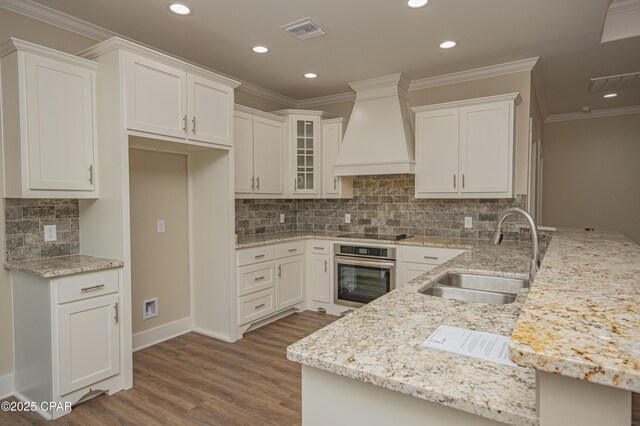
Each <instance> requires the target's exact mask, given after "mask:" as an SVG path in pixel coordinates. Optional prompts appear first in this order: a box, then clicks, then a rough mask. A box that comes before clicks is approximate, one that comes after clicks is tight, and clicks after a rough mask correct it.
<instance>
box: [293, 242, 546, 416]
mask: <svg viewBox="0 0 640 426" xmlns="http://www.w3.org/2000/svg"><path fill="white" fill-rule="evenodd" d="M314 238H317V236H315V235H314ZM428 240H429V239H424V240H417V241H416V243H418V242H420V243H423V244H425V245H432V244H430V243H429V242H428ZM441 240H442V241H440V242H441V243H442V244H447V241H445V240H444V239H441ZM467 242H469V243H470V247H471V248H470V249H469V250H468V251H466V252H465V253H463V254H461V255H459V256H458V257H455V258H453V259H451V260H450V261H448V262H447V263H445V264H443V265H440V266H438V267H437V268H436V269H434V270H432V271H430V272H428V273H426V274H425V275H422V276H421V277H419V278H417V279H415V280H413V281H411V282H410V283H409V284H407V285H406V286H404V287H402V288H400V289H397V290H394V291H392V292H391V293H389V294H387V295H385V296H383V297H381V298H379V299H377V300H375V301H374V302H372V303H369V304H368V305H366V306H364V307H363V308H361V309H359V310H357V311H355V312H354V313H352V314H350V315H348V316H346V317H344V318H341V319H340V320H338V321H336V322H335V323H333V324H331V325H329V326H327V327H325V328H323V329H322V330H319V331H318V332H316V333H314V334H312V335H310V336H308V337H306V338H305V339H303V340H301V341H299V342H297V343H295V344H293V345H291V346H290V347H289V348H288V350H287V356H288V358H289V359H290V360H292V361H296V362H299V363H302V364H305V365H308V366H311V367H315V368H320V369H322V370H326V371H329V372H332V373H335V374H339V375H342V376H346V377H350V378H353V379H356V380H360V381H363V382H366V383H371V384H374V385H376V386H381V387H384V388H387V389H390V390H394V391H398V392H402V393H405V394H408V395H412V396H414V397H417V398H421V399H425V400H428V401H432V402H435V403H438V404H442V405H445V406H449V407H452V408H455V409H458V410H462V411H466V412H469V413H473V414H477V415H480V416H483V417H487V418H491V419H494V420H497V421H501V422H504V423H508V424H514V425H535V424H537V423H538V418H537V415H536V409H535V406H536V393H535V374H534V370H529V369H521V368H514V367H508V366H504V365H499V364H494V363H491V362H486V361H481V360H478V359H474V358H469V357H464V356H460V355H455V354H451V353H447V352H441V351H437V350H433V349H425V348H421V347H420V345H421V344H422V342H423V341H424V340H425V339H426V338H427V337H428V336H429V335H430V334H431V333H432V332H433V331H435V330H436V328H438V326H439V325H441V324H446V325H451V326H456V327H465V328H469V329H473V330H479V331H487V332H491V333H497V334H501V335H505V336H508V335H510V334H511V331H512V330H513V327H514V325H515V323H516V320H517V318H518V314H519V313H520V309H521V308H522V305H523V303H524V301H525V299H526V295H527V291H526V290H523V291H522V292H521V293H520V294H519V295H518V297H517V298H516V301H515V302H514V303H512V304H506V305H487V304H481V303H467V302H461V301H456V300H448V299H443V298H439V297H432V296H425V295H422V294H420V293H418V290H419V289H421V288H424V287H428V286H430V285H432V283H433V281H434V280H435V279H437V278H439V276H441V275H442V274H443V273H445V272H446V271H449V270H452V271H470V272H476V273H483V274H497V275H501V276H511V277H522V278H524V277H527V276H528V268H529V258H530V246H529V245H528V244H521V243H503V244H501V245H500V246H496V245H493V244H490V243H489V242H485V241H473V242H472V241H465V242H464V244H466V243H467ZM403 243H410V242H408V241H407V240H405V241H403ZM449 243H450V244H456V241H455V240H452V241H449ZM457 243H458V244H460V240H457ZM446 246H447V247H450V245H446Z"/></svg>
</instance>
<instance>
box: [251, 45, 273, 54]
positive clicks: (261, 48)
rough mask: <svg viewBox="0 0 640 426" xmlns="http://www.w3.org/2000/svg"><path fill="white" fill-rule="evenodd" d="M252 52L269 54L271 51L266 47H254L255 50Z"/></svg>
mask: <svg viewBox="0 0 640 426" xmlns="http://www.w3.org/2000/svg"><path fill="white" fill-rule="evenodd" d="M251 50H253V51H254V52H256V53H267V52H268V51H269V49H267V48H266V47H264V46H253V49H251Z"/></svg>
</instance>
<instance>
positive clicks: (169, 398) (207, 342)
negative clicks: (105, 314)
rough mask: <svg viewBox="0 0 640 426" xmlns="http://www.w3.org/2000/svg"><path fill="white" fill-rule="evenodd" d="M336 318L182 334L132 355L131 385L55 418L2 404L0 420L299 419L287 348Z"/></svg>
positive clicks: (304, 316)
mask: <svg viewBox="0 0 640 426" xmlns="http://www.w3.org/2000/svg"><path fill="white" fill-rule="evenodd" d="M336 319H338V317H335V316H332V315H324V314H318V313H314V312H303V313H301V314H294V315H290V316H288V317H286V318H283V319H281V320H279V321H276V322H274V323H271V324H268V325H266V326H264V327H262V328H259V329H258V330H255V331H252V332H250V333H247V334H245V337H244V338H243V339H242V340H239V341H238V342H236V343H233V344H231V343H225V342H221V341H218V340H215V339H212V338H209V337H206V336H202V335H200V334H197V333H188V334H185V335H183V336H180V337H176V338H175V339H171V340H168V341H166V342H163V343H160V344H158V345H155V346H152V347H150V348H147V349H143V350H141V351H138V352H135V353H134V354H133V374H134V376H133V377H134V388H133V389H130V390H127V391H122V392H119V393H117V394H115V395H113V396H111V397H108V396H99V397H97V398H94V399H92V400H90V401H87V402H86V403H84V404H81V405H79V406H78V407H76V408H74V410H73V411H72V412H71V414H69V415H67V416H64V417H62V418H60V419H58V420H56V421H53V422H46V421H44V420H43V419H42V418H41V417H40V416H38V415H37V414H35V413H4V412H1V411H0V425H31V424H34V425H35V424H50V425H56V426H57V425H130V424H136V425H158V424H173V425H177V424H180V425H225V426H227V425H229V426H232V425H252V426H254V425H299V424H300V423H301V395H300V391H301V388H300V387H301V383H300V365H299V364H296V363H293V362H290V361H288V360H287V358H286V348H287V346H289V345H290V344H291V343H294V342H296V341H298V340H300V339H301V338H303V337H305V336H307V335H309V334H311V333H313V332H314V331H316V330H318V329H320V328H322V327H324V326H325V325H327V324H330V323H331V322H333V321H335V320H336Z"/></svg>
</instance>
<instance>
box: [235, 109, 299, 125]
mask: <svg viewBox="0 0 640 426" xmlns="http://www.w3.org/2000/svg"><path fill="white" fill-rule="evenodd" d="M235 111H236V112H244V113H245V114H250V115H255V116H258V117H262V118H267V119H269V120H276V121H279V122H281V123H286V122H287V119H286V117H281V116H279V115H275V114H272V113H270V112H264V111H260V110H258V109H255V108H249V107H248V106H244V105H240V104H235Z"/></svg>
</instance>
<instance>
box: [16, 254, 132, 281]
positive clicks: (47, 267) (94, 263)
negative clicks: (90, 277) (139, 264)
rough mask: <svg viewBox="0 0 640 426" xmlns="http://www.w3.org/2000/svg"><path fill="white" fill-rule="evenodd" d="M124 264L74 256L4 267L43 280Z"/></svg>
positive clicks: (37, 260) (18, 263)
mask: <svg viewBox="0 0 640 426" xmlns="http://www.w3.org/2000/svg"><path fill="white" fill-rule="evenodd" d="M123 265H124V262H122V261H120V260H113V259H103V258H100V257H93V256H84V255H73V256H60V257H50V258H47V259H36V260H25V261H21V262H5V264H4V267H5V268H7V269H9V270H12V271H20V272H28V273H30V274H35V275H38V276H40V277H43V278H55V277H62V276H65V275H73V274H81V273H83V272H92V271H101V270H103V269H113V268H121V267H122V266H123Z"/></svg>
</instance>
